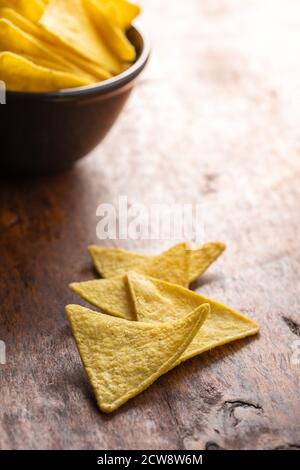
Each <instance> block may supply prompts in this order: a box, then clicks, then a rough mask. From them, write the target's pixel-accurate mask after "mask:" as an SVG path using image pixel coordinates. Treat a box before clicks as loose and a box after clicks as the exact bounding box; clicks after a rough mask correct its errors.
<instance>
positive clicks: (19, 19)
mask: <svg viewBox="0 0 300 470" xmlns="http://www.w3.org/2000/svg"><path fill="white" fill-rule="evenodd" d="M0 17H1V18H5V19H7V20H9V21H10V22H11V23H13V24H14V25H15V26H17V27H18V28H20V30H22V31H23V33H27V34H28V35H30V37H31V47H32V38H35V39H37V40H38V45H39V53H38V54H39V58H41V61H40V62H42V61H47V60H49V59H48V58H46V56H47V57H48V55H49V54H50V57H52V61H51V62H52V63H53V64H56V68H58V69H62V70H70V71H73V72H76V73H79V74H80V75H86V76H87V78H95V79H97V80H107V79H108V78H111V76H112V75H111V74H110V73H109V72H107V71H106V70H104V69H102V68H101V67H99V66H98V65H96V64H92V63H91V62H89V61H87V60H85V59H83V58H81V57H79V56H77V55H76V54H74V53H72V51H70V50H68V49H66V48H65V46H64V45H63V44H62V43H61V44H60V42H59V41H58V40H57V39H56V38H54V37H53V36H52V35H51V34H50V33H47V31H45V30H43V29H42V28H39V27H38V26H37V25H36V24H35V23H33V22H32V21H30V20H28V19H27V18H25V17H24V16H22V15H21V14H20V13H18V12H16V11H15V10H13V9H12V8H1V10H0ZM23 36H24V35H23ZM41 41H43V42H41ZM35 43H36V41H35ZM9 47H12V46H11V45H10V46H9ZM45 47H46V48H47V49H45ZM26 50H28V49H26ZM53 54H55V56H54V57H55V61H56V62H54V60H53ZM27 55H28V54H27ZM41 55H42V56H43V57H41ZM32 57H34V56H32ZM64 59H65V60H64ZM41 65H42V64H41ZM53 68H55V67H53ZM95 81H96V80H95Z"/></svg>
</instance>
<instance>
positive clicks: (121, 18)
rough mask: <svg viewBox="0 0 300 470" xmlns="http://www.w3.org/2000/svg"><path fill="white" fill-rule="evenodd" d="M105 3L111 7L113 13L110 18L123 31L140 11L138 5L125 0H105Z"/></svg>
mask: <svg viewBox="0 0 300 470" xmlns="http://www.w3.org/2000/svg"><path fill="white" fill-rule="evenodd" d="M97 1H98V2H99V1H100V0H97ZM105 3H106V4H107V5H110V6H112V7H113V9H114V11H115V14H114V16H113V17H112V18H115V19H116V20H117V23H118V25H119V26H120V27H121V28H122V29H123V31H126V30H127V29H128V28H129V27H130V26H131V23H132V22H133V20H134V19H135V18H136V17H137V16H138V15H139V14H140V13H141V8H140V7H139V6H138V5H135V4H134V3H132V2H129V1H127V0H105Z"/></svg>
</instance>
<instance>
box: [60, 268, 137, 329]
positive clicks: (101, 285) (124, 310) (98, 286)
mask: <svg viewBox="0 0 300 470" xmlns="http://www.w3.org/2000/svg"><path fill="white" fill-rule="evenodd" d="M69 287H70V289H71V290H72V291H73V292H75V294H78V295H79V296H80V297H81V298H82V299H84V300H86V301H87V302H89V303H90V304H91V305H94V306H95V307H98V308H100V309H101V310H102V311H103V312H105V313H108V314H109V315H113V316H115V317H120V318H124V319H126V320H136V314H135V310H134V306H133V303H132V298H131V294H130V291H129V288H128V283H127V278H126V275H122V276H119V277H117V278H114V279H100V280H95V281H86V282H73V283H72V284H70V286H69Z"/></svg>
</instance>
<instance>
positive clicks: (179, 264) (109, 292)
mask: <svg viewBox="0 0 300 470" xmlns="http://www.w3.org/2000/svg"><path fill="white" fill-rule="evenodd" d="M185 253H186V244H185V243H179V244H178V245H175V246H173V247H172V248H170V249H169V250H168V251H165V252H164V253H162V254H161V255H158V256H154V257H153V258H150V259H148V261H147V263H144V264H142V265H140V266H139V268H138V269H137V270H138V272H139V273H142V274H145V275H147V276H152V277H159V278H160V279H164V280H170V281H171V282H174V283H175V284H179V285H184V286H185V285H186V279H187V277H188V269H189V265H188V257H187V256H185ZM109 254H110V255H112V256H111V257H108V258H107V259H109V263H110V262H116V261H117V259H118V256H119V255H120V256H122V251H121V250H118V251H117V252H112V251H110V252H109ZM100 259H101V257H100ZM109 263H108V266H109ZM70 289H71V290H72V291H73V292H75V293H76V294H78V295H80V297H82V298H83V299H84V300H86V301H87V302H89V303H90V304H92V305H94V306H95V307H98V308H100V309H101V310H103V311H104V312H106V313H108V314H110V315H114V316H116V317H121V318H126V319H127V320H135V314H134V309H133V305H132V300H131V295H130V292H129V289H128V283H127V278H126V275H125V274H121V275H120V276H117V277H114V278H111V279H97V280H95V281H86V282H75V283H72V284H70Z"/></svg>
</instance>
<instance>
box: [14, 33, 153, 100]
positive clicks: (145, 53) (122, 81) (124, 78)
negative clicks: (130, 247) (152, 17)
mask: <svg viewBox="0 0 300 470" xmlns="http://www.w3.org/2000/svg"><path fill="white" fill-rule="evenodd" d="M130 30H133V31H135V32H136V33H137V34H138V35H139V36H140V38H141V40H142V49H141V52H140V54H139V57H138V58H137V60H136V61H135V62H134V63H133V64H132V65H131V66H130V67H129V68H128V69H127V70H125V71H124V72H122V73H120V74H118V75H116V76H115V77H112V78H109V79H108V80H103V81H102V82H98V83H95V84H92V85H87V86H82V87H76V88H68V89H64V90H59V91H54V92H42V93H40V92H27V91H6V95H7V98H14V99H15V98H22V99H24V98H25V99H36V100H43V99H51V98H53V99H57V98H75V97H88V96H95V95H97V96H98V95H104V94H106V93H110V92H112V91H114V90H116V89H118V88H122V87H123V86H125V85H127V84H128V83H130V82H131V81H133V80H134V79H135V78H136V77H137V76H138V75H139V74H140V73H141V72H142V70H143V69H144V68H145V66H146V64H147V62H148V60H149V57H150V54H151V45H150V40H149V37H148V35H147V34H146V33H145V32H141V30H140V28H139V27H138V26H137V25H136V24H133V25H132V26H131V28H130ZM130 30H129V31H130Z"/></svg>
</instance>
